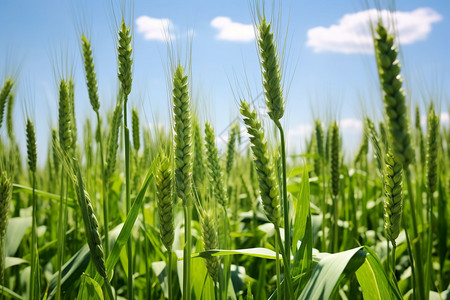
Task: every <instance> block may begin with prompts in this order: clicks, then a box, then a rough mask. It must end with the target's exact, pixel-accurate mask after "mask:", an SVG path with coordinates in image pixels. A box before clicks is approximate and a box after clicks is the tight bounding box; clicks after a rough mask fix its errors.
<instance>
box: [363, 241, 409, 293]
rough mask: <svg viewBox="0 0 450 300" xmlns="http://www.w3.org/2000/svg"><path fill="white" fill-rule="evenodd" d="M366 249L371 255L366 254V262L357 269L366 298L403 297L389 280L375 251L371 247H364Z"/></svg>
mask: <svg viewBox="0 0 450 300" xmlns="http://www.w3.org/2000/svg"><path fill="white" fill-rule="evenodd" d="M364 251H366V252H368V253H369V255H367V256H366V260H365V262H364V264H363V265H362V266H361V267H360V268H359V269H358V270H357V271H356V277H357V279H358V282H359V285H360V286H361V290H362V293H363V296H364V299H374V300H376V299H380V300H381V299H402V297H401V295H400V294H399V292H397V290H396V289H395V288H394V287H393V285H392V283H390V282H389V281H388V279H387V276H386V273H385V272H384V268H383V266H382V265H381V262H380V261H379V260H378V257H377V256H376V254H375V252H373V250H372V249H370V248H369V247H364ZM393 297H394V298H393Z"/></svg>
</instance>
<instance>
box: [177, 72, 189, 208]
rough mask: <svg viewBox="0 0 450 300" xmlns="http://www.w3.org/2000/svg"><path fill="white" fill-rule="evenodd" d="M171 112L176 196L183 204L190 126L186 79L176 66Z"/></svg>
mask: <svg viewBox="0 0 450 300" xmlns="http://www.w3.org/2000/svg"><path fill="white" fill-rule="evenodd" d="M172 92H173V97H172V100H173V104H174V106H173V112H174V127H175V130H174V131H175V184H176V191H177V195H178V197H179V198H180V199H182V200H183V202H184V203H185V204H188V203H187V201H188V200H189V199H190V195H191V191H192V186H191V180H192V124H191V107H190V99H189V86H188V77H187V75H184V69H183V67H182V66H181V65H179V66H178V68H177V70H176V71H175V74H174V76H173V91H172Z"/></svg>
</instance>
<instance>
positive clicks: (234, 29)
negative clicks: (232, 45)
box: [211, 17, 255, 42]
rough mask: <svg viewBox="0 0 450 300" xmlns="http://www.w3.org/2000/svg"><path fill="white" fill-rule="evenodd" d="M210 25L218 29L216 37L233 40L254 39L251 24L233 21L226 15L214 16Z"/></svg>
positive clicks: (246, 40) (245, 40)
mask: <svg viewBox="0 0 450 300" xmlns="http://www.w3.org/2000/svg"><path fill="white" fill-rule="evenodd" d="M211 26H212V27H214V28H216V29H217V30H219V33H218V34H217V35H216V39H218V40H225V41H234V42H250V41H252V40H254V39H255V31H254V29H253V25H251V24H242V23H238V22H233V21H232V20H231V19H230V18H228V17H215V18H214V19H213V20H212V21H211Z"/></svg>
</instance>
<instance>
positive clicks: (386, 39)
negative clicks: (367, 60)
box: [375, 22, 414, 169]
mask: <svg viewBox="0 0 450 300" xmlns="http://www.w3.org/2000/svg"><path fill="white" fill-rule="evenodd" d="M376 31H377V33H378V38H376V39H375V53H376V57H377V64H378V73H379V77H380V81H381V86H382V88H383V91H384V93H383V101H384V104H385V113H386V115H387V117H388V129H389V133H390V141H389V142H390V143H389V144H390V146H391V150H392V152H393V154H394V155H395V157H396V158H397V159H398V160H399V162H400V163H401V165H402V166H403V168H404V169H407V168H408V166H409V164H410V163H411V162H412V161H413V159H414V150H413V148H412V147H411V136H410V134H409V122H408V114H407V109H406V104H405V92H404V90H403V89H402V81H403V80H402V78H401V76H400V63H399V61H398V60H397V55H398V50H397V48H396V46H395V45H394V36H393V35H392V34H388V33H387V31H386V29H385V28H384V27H383V25H382V24H381V22H380V23H378V26H377V30H376Z"/></svg>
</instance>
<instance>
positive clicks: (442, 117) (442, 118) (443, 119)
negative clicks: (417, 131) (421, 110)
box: [420, 112, 450, 129]
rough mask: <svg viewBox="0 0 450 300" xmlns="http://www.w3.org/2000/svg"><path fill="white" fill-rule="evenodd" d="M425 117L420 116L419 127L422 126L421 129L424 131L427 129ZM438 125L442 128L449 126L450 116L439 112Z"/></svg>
mask: <svg viewBox="0 0 450 300" xmlns="http://www.w3.org/2000/svg"><path fill="white" fill-rule="evenodd" d="M427 122H428V119H427V115H421V116H420V125H422V127H423V128H425V129H426V127H427ZM439 123H440V124H441V125H442V126H450V115H449V113H448V112H441V113H440V115H439Z"/></svg>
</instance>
